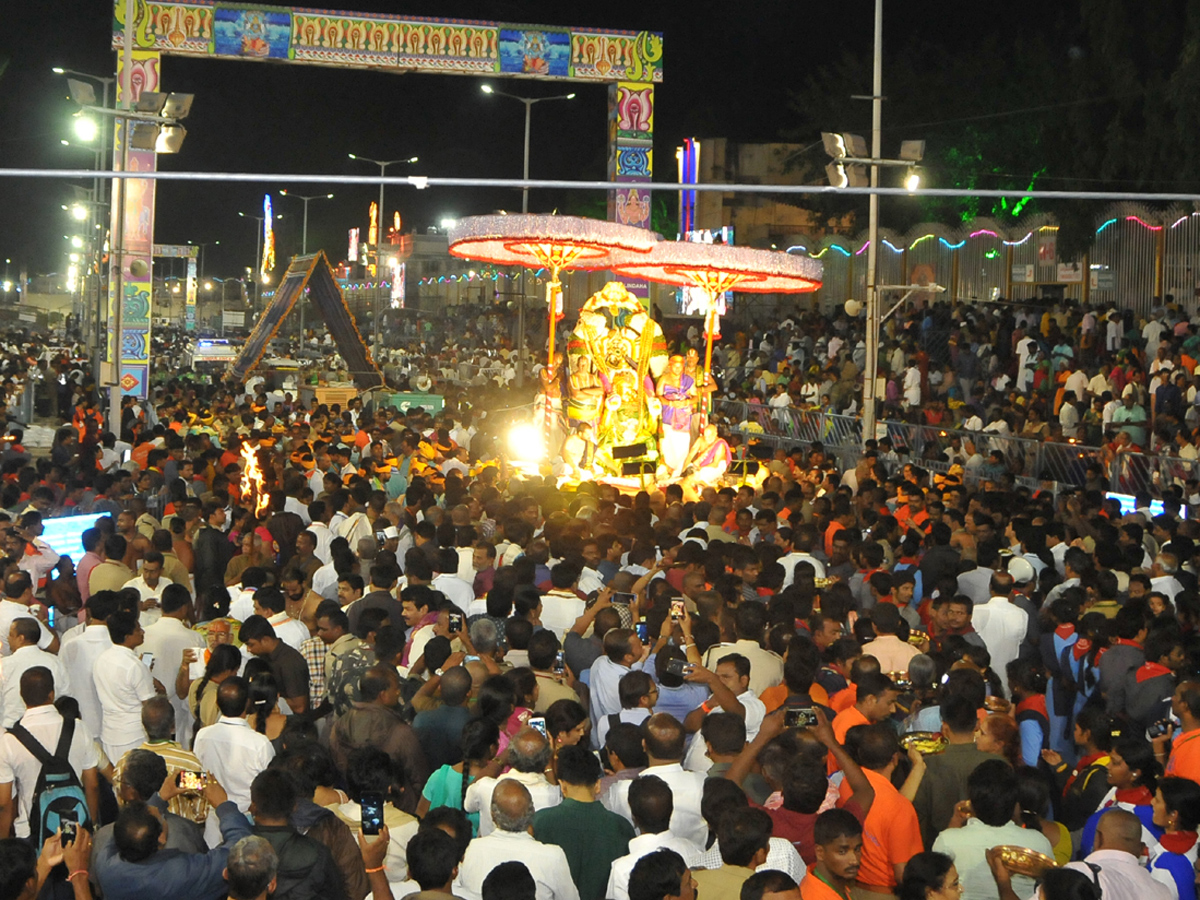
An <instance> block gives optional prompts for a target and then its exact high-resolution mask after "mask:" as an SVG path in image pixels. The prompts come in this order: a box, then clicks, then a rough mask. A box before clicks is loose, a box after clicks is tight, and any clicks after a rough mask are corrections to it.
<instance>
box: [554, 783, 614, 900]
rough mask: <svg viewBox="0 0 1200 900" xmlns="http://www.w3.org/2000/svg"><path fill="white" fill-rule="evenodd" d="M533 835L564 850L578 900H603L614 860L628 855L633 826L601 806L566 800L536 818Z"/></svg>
mask: <svg viewBox="0 0 1200 900" xmlns="http://www.w3.org/2000/svg"><path fill="white" fill-rule="evenodd" d="M533 836H534V837H535V838H537V840H539V841H541V842H542V843H544V844H556V845H557V846H559V847H562V850H563V853H565V854H566V856H567V865H569V866H570V867H571V880H572V881H574V882H575V886H576V887H577V888H579V900H603V898H604V893H605V891H606V889H607V888H608V876H609V872H610V871H611V870H612V863H613V860H616V859H620V858H621V857H622V856H625V855H626V854H627V853H628V852H629V842H630V841H631V840H632V839H633V837H634V830H633V826H632V825H630V824H629V823H628V822H627V821H626V820H625V819H624V818H622V817H621V816H618V815H617V814H616V813H612V812H609V811H608V810H607V809H605V808H604V807H603V806H602V805H601V804H600V803H580V802H579V801H578V800H571V799H570V798H564V799H563V801H562V803H560V804H559V805H558V806H551V807H549V808H547V809H543V810H539V811H538V812H537V813H536V814H534V817H533Z"/></svg>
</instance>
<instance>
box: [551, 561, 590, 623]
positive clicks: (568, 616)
mask: <svg viewBox="0 0 1200 900" xmlns="http://www.w3.org/2000/svg"><path fill="white" fill-rule="evenodd" d="M581 574H583V567H582V566H580V565H579V563H577V562H575V561H574V560H570V559H568V560H564V561H563V562H560V563H559V564H558V565H556V566H555V567H554V568H553V569H551V570H550V590H549V592H547V593H546V594H544V595H543V596H542V614H541V620H542V627H543V628H546V629H548V630H549V631H553V632H554V636H555V637H557V638H558V639H559V640H560V641H561V640H562V639H563V638H564V637H565V636H566V633H567V632H568V631H570V630H571V626H572V625H574V624H575V620H576V619H578V618H579V617H580V616H582V615H583V613H584V611H585V610H586V609H587V604H586V603H585V602H584V601H583V599H582V598H581V597H580V596H579V594H578V593H576V588H577V587H578V586H579V576H580V575H581Z"/></svg>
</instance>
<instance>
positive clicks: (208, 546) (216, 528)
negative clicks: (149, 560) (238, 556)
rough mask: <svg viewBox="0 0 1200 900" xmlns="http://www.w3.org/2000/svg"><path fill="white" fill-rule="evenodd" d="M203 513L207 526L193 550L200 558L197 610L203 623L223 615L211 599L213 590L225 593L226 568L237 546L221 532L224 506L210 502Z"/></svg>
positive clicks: (200, 531)
mask: <svg viewBox="0 0 1200 900" xmlns="http://www.w3.org/2000/svg"><path fill="white" fill-rule="evenodd" d="M201 514H202V515H203V516H204V522H205V527H203V528H201V529H200V530H199V531H197V532H196V536H195V537H194V538H193V539H192V548H193V551H194V553H195V557H196V560H195V575H196V600H197V603H196V611H197V614H198V616H199V618H200V621H202V622H204V621H207V620H209V619H211V618H213V617H214V616H216V615H219V612H218V611H217V610H216V609H215V608H214V607H213V602H212V601H211V600H210V599H209V591H210V590H212V589H214V588H219V589H220V590H225V567H226V566H228V565H229V560H230V559H231V558H232V557H233V545H232V544H231V543H229V538H228V537H226V535H225V532H224V531H222V530H221V529H222V528H223V527H224V525H225V505H224V504H223V503H220V502H218V501H215V500H214V501H210V502H208V503H206V504H204V508H203V510H202V513H201ZM226 595H227V596H228V592H226Z"/></svg>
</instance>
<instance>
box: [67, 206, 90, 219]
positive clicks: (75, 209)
mask: <svg viewBox="0 0 1200 900" xmlns="http://www.w3.org/2000/svg"><path fill="white" fill-rule="evenodd" d="M71 215H72V216H73V217H74V218H75V221H77V222H82V221H83V220H84V219H86V218H87V217H88V211H87V207H86V206H84V205H83V204H82V203H76V204H75V205H74V206H72V207H71Z"/></svg>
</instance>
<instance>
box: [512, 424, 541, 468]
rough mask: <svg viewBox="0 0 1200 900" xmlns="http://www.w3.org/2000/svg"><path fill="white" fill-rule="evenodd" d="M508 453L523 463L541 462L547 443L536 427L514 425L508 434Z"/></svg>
mask: <svg viewBox="0 0 1200 900" xmlns="http://www.w3.org/2000/svg"><path fill="white" fill-rule="evenodd" d="M508 452H509V453H510V454H511V455H512V457H513V458H514V459H517V460H520V461H521V462H541V461H542V459H543V458H544V457H545V455H546V442H545V440H544V439H543V437H542V432H541V430H539V429H538V427H537V426H536V425H529V424H525V425H514V426H513V428H512V429H511V430H510V431H509V432H508Z"/></svg>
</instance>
